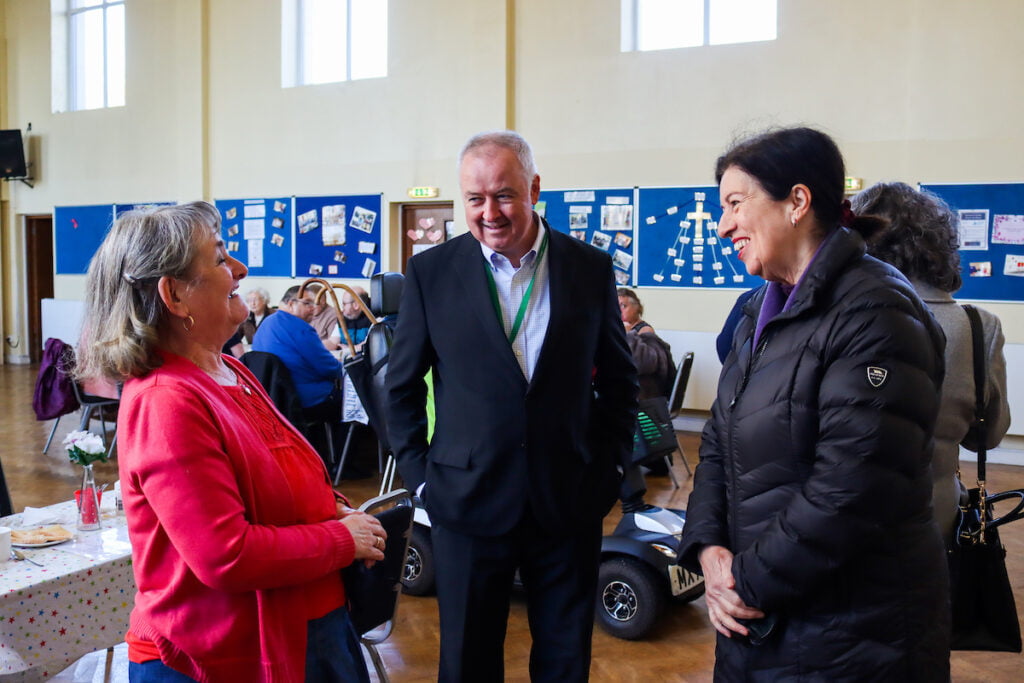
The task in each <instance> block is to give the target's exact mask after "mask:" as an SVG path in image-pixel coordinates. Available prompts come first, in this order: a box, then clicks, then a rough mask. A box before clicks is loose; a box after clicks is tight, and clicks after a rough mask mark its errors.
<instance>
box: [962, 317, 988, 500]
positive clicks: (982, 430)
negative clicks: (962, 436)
mask: <svg viewBox="0 0 1024 683" xmlns="http://www.w3.org/2000/svg"><path fill="white" fill-rule="evenodd" d="M962 308H963V309H964V313H966V314H967V319H968V320H969V321H970V323H971V347H972V348H973V350H974V354H973V355H974V425H973V426H972V429H973V430H974V431H975V435H976V436H977V437H978V480H979V481H985V460H986V456H987V455H988V448H987V445H986V442H987V441H988V439H987V437H988V426H987V425H986V424H985V375H986V372H985V331H984V328H982V326H981V316H980V315H979V314H978V309H976V308H975V307H974V306H970V305H964V306H963V307H962Z"/></svg>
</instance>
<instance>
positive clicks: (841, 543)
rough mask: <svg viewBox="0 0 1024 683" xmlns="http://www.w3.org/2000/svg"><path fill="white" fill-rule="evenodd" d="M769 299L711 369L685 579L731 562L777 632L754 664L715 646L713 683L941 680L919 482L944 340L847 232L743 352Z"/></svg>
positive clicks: (941, 569)
mask: <svg viewBox="0 0 1024 683" xmlns="http://www.w3.org/2000/svg"><path fill="white" fill-rule="evenodd" d="M764 293H765V291H764V290H762V291H759V292H758V293H757V294H756V295H755V296H754V297H753V298H752V300H751V301H750V302H748V304H747V305H746V306H745V308H744V317H743V319H742V321H741V322H740V324H739V327H738V328H737V331H736V335H735V338H734V340H733V347H732V351H731V352H730V354H729V357H728V358H727V359H726V362H725V366H724V367H723V369H722V375H721V378H720V381H719V388H718V397H717V399H716V401H715V404H714V406H713V407H712V415H711V419H710V420H709V421H708V424H707V426H706V427H705V430H704V436H703V443H702V445H701V450H700V464H699V465H698V467H697V471H696V478H695V480H694V491H693V494H692V495H691V496H690V502H689V505H688V507H687V516H686V528H685V531H684V534H683V539H682V543H681V546H680V562H681V563H682V564H684V565H685V566H688V567H689V568H691V569H698V570H699V563H698V562H697V555H698V553H699V551H700V550H701V548H703V547H704V546H706V545H721V546H725V547H726V548H728V549H730V550H731V551H732V552H733V553H734V554H735V559H734V562H733V575H734V577H735V579H736V590H737V591H738V593H739V594H740V596H741V597H742V598H743V600H744V601H745V602H746V603H747V604H748V605H752V606H756V607H759V608H761V609H762V610H764V611H765V612H767V613H769V615H771V617H772V618H774V619H776V620H777V623H776V626H775V628H774V630H773V632H772V633H771V634H770V635H769V637H768V638H767V639H766V641H765V642H763V643H762V644H760V645H756V646H755V645H751V644H750V643H749V642H748V641H747V639H746V638H744V637H741V636H737V637H734V638H731V639H726V638H724V637H722V636H719V637H718V648H717V657H716V665H715V677H716V679H717V680H725V681H742V680H766V681H767V680H770V681H780V680H805V681H867V680H870V681H901V682H903V681H938V680H948V678H949V616H948V614H949V610H948V605H947V601H948V585H947V583H948V579H947V575H946V560H945V556H944V551H943V544H942V540H941V539H940V537H939V533H938V530H937V527H936V525H935V523H934V520H933V518H932V511H931V476H930V474H929V460H930V456H931V450H932V430H933V427H934V423H935V416H936V411H937V408H938V397H939V387H940V385H941V382H942V374H943V361H942V351H943V346H944V338H943V336H942V332H941V330H940V329H939V327H938V326H937V325H936V324H935V321H934V320H933V318H932V316H931V314H930V313H929V312H928V310H927V308H926V307H925V306H924V304H922V303H921V301H920V299H918V297H917V295H916V294H914V290H913V289H912V288H911V286H910V285H909V284H908V283H907V282H906V280H904V279H903V277H902V276H901V275H900V274H899V273H898V272H897V271H896V270H894V269H893V268H891V267H889V266H887V265H885V264H883V263H881V262H880V261H877V260H875V259H873V258H871V257H869V256H865V255H864V243H863V240H862V239H861V238H860V236H859V235H857V234H855V233H852V232H849V231H847V230H846V229H842V228H841V229H839V231H838V232H837V233H835V234H833V235H832V236H831V237H830V238H829V239H828V240H827V241H826V243H825V245H824V246H823V247H822V249H821V251H820V252H819V253H818V255H817V257H816V258H815V260H814V261H813V263H812V264H811V267H810V268H809V270H808V272H807V274H806V276H805V277H804V280H803V282H802V283H801V284H800V286H799V287H798V289H797V290H796V291H795V292H794V294H793V296H794V297H795V300H794V304H793V306H792V307H791V308H790V309H789V310H787V311H785V312H783V313H781V314H779V315H778V316H776V317H775V319H773V320H772V321H771V322H770V323H769V324H768V325H767V326H766V327H765V329H764V332H763V333H762V336H761V339H760V341H759V344H758V348H757V349H756V350H752V348H751V341H752V338H753V334H754V328H755V324H756V318H757V313H758V311H759V310H760V307H761V302H762V300H763V298H764Z"/></svg>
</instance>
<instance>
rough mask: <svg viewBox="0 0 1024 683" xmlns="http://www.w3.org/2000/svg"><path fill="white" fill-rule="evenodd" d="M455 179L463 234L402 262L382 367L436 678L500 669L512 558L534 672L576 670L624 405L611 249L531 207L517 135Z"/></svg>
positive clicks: (627, 442)
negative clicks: (425, 563) (430, 549)
mask: <svg viewBox="0 0 1024 683" xmlns="http://www.w3.org/2000/svg"><path fill="white" fill-rule="evenodd" d="M459 185H460V189H461V192H462V196H463V201H464V203H465V210H466V221H467V223H468V225H469V231H470V234H468V235H462V236H460V237H457V238H455V239H453V240H450V241H448V242H446V243H445V244H443V245H441V246H438V247H436V248H434V249H430V250H429V251H426V252H423V253H421V254H419V255H417V256H415V257H413V258H412V260H411V261H410V262H409V267H408V272H407V274H406V281H405V291H404V293H403V296H402V302H401V307H400V311H401V315H400V316H399V322H398V328H397V330H396V332H395V343H394V347H393V348H392V351H391V359H390V365H389V367H388V389H389V398H390V404H391V405H390V408H391V410H390V421H389V434H390V436H391V443H392V446H393V447H394V450H395V453H396V455H397V458H398V466H399V471H400V472H401V474H402V477H403V479H404V480H405V483H406V485H407V486H408V487H409V488H411V489H415V490H418V491H419V492H420V494H421V497H422V498H423V500H424V504H425V506H426V509H427V512H428V513H429V514H430V520H431V524H432V532H431V533H432V539H433V544H434V556H435V562H436V568H437V594H438V604H439V610H440V618H441V658H440V674H439V679H440V680H441V681H500V680H502V678H503V674H504V668H503V667H504V653H503V644H504V638H505V629H506V624H507V621H508V609H509V597H510V592H511V589H512V578H513V574H514V572H515V570H516V568H517V567H518V568H519V570H520V576H521V578H522V581H523V585H524V587H525V588H526V595H527V609H528V612H529V621H530V631H531V634H532V636H533V649H532V651H531V653H530V675H531V677H532V678H533V679H534V680H550V681H584V680H587V677H588V674H589V669H590V642H591V635H592V631H593V619H594V600H595V592H596V584H597V568H598V560H599V553H600V546H601V520H602V518H603V517H604V516H605V514H606V513H607V512H608V510H609V509H610V508H611V506H612V504H613V503H614V501H615V497H616V493H617V490H618V484H619V474H618V471H617V470H616V466H617V465H619V464H621V463H622V462H623V461H624V459H625V458H626V457H627V454H628V452H629V451H630V450H631V446H632V438H633V432H634V427H635V420H636V393H637V379H636V369H635V368H634V366H633V359H632V356H631V354H630V351H629V347H628V346H627V345H626V337H625V333H624V332H623V328H622V321H621V319H620V316H619V310H618V301H617V299H616V294H615V281H614V276H613V272H612V263H611V259H610V258H609V257H608V255H607V254H606V253H604V252H602V251H600V250H598V249H595V248H594V247H591V246H589V245H586V244H584V243H582V242H580V241H579V240H575V239H572V238H570V237H569V236H567V235H563V234H561V233H558V232H555V231H553V230H551V228H550V227H549V226H548V225H547V223H546V222H545V221H544V220H543V219H542V218H540V217H539V216H537V214H535V213H534V211H533V205H534V204H535V203H536V202H537V198H538V196H539V193H540V176H539V175H538V174H537V170H536V166H535V164H534V161H533V155H532V152H531V151H530V147H529V145H528V144H527V143H526V141H525V140H524V139H523V138H522V137H520V136H519V135H518V134H516V133H511V132H507V131H506V132H497V133H483V134H480V135H477V136H475V137H473V138H472V139H470V140H469V142H467V143H466V146H465V147H464V148H463V150H462V153H461V154H460V156H459ZM428 371H432V372H433V382H434V399H435V414H436V423H435V431H434V435H433V439H432V441H431V442H430V444H429V445H428V443H427V439H426V433H427V427H426V414H425V401H426V386H425V383H424V376H425V375H426V373H427V372H428Z"/></svg>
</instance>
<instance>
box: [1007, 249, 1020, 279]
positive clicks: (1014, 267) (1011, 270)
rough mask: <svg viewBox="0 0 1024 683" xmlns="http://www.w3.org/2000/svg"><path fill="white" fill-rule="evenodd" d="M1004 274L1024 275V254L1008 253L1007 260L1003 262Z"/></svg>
mask: <svg viewBox="0 0 1024 683" xmlns="http://www.w3.org/2000/svg"><path fill="white" fill-rule="evenodd" d="M1003 275H1014V276H1018V277H1019V276H1021V275H1024V256H1022V255H1020V254H1007V255H1006V262H1005V263H1004V264H1003Z"/></svg>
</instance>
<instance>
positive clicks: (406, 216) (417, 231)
mask: <svg viewBox="0 0 1024 683" xmlns="http://www.w3.org/2000/svg"><path fill="white" fill-rule="evenodd" d="M401 216H402V218H401V222H402V265H401V268H402V272H403V273H404V272H405V266H406V264H407V263H408V262H409V259H410V258H412V257H413V256H414V255H415V254H418V253H419V252H421V251H423V250H425V249H430V248H431V247H436V246H437V245H439V244H442V243H443V242H444V241H445V240H447V239H448V238H449V237H451V236H452V230H453V226H454V224H455V221H454V213H453V208H452V203H451V202H437V203H430V204H425V203H424V204H403V205H402V213H401Z"/></svg>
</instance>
